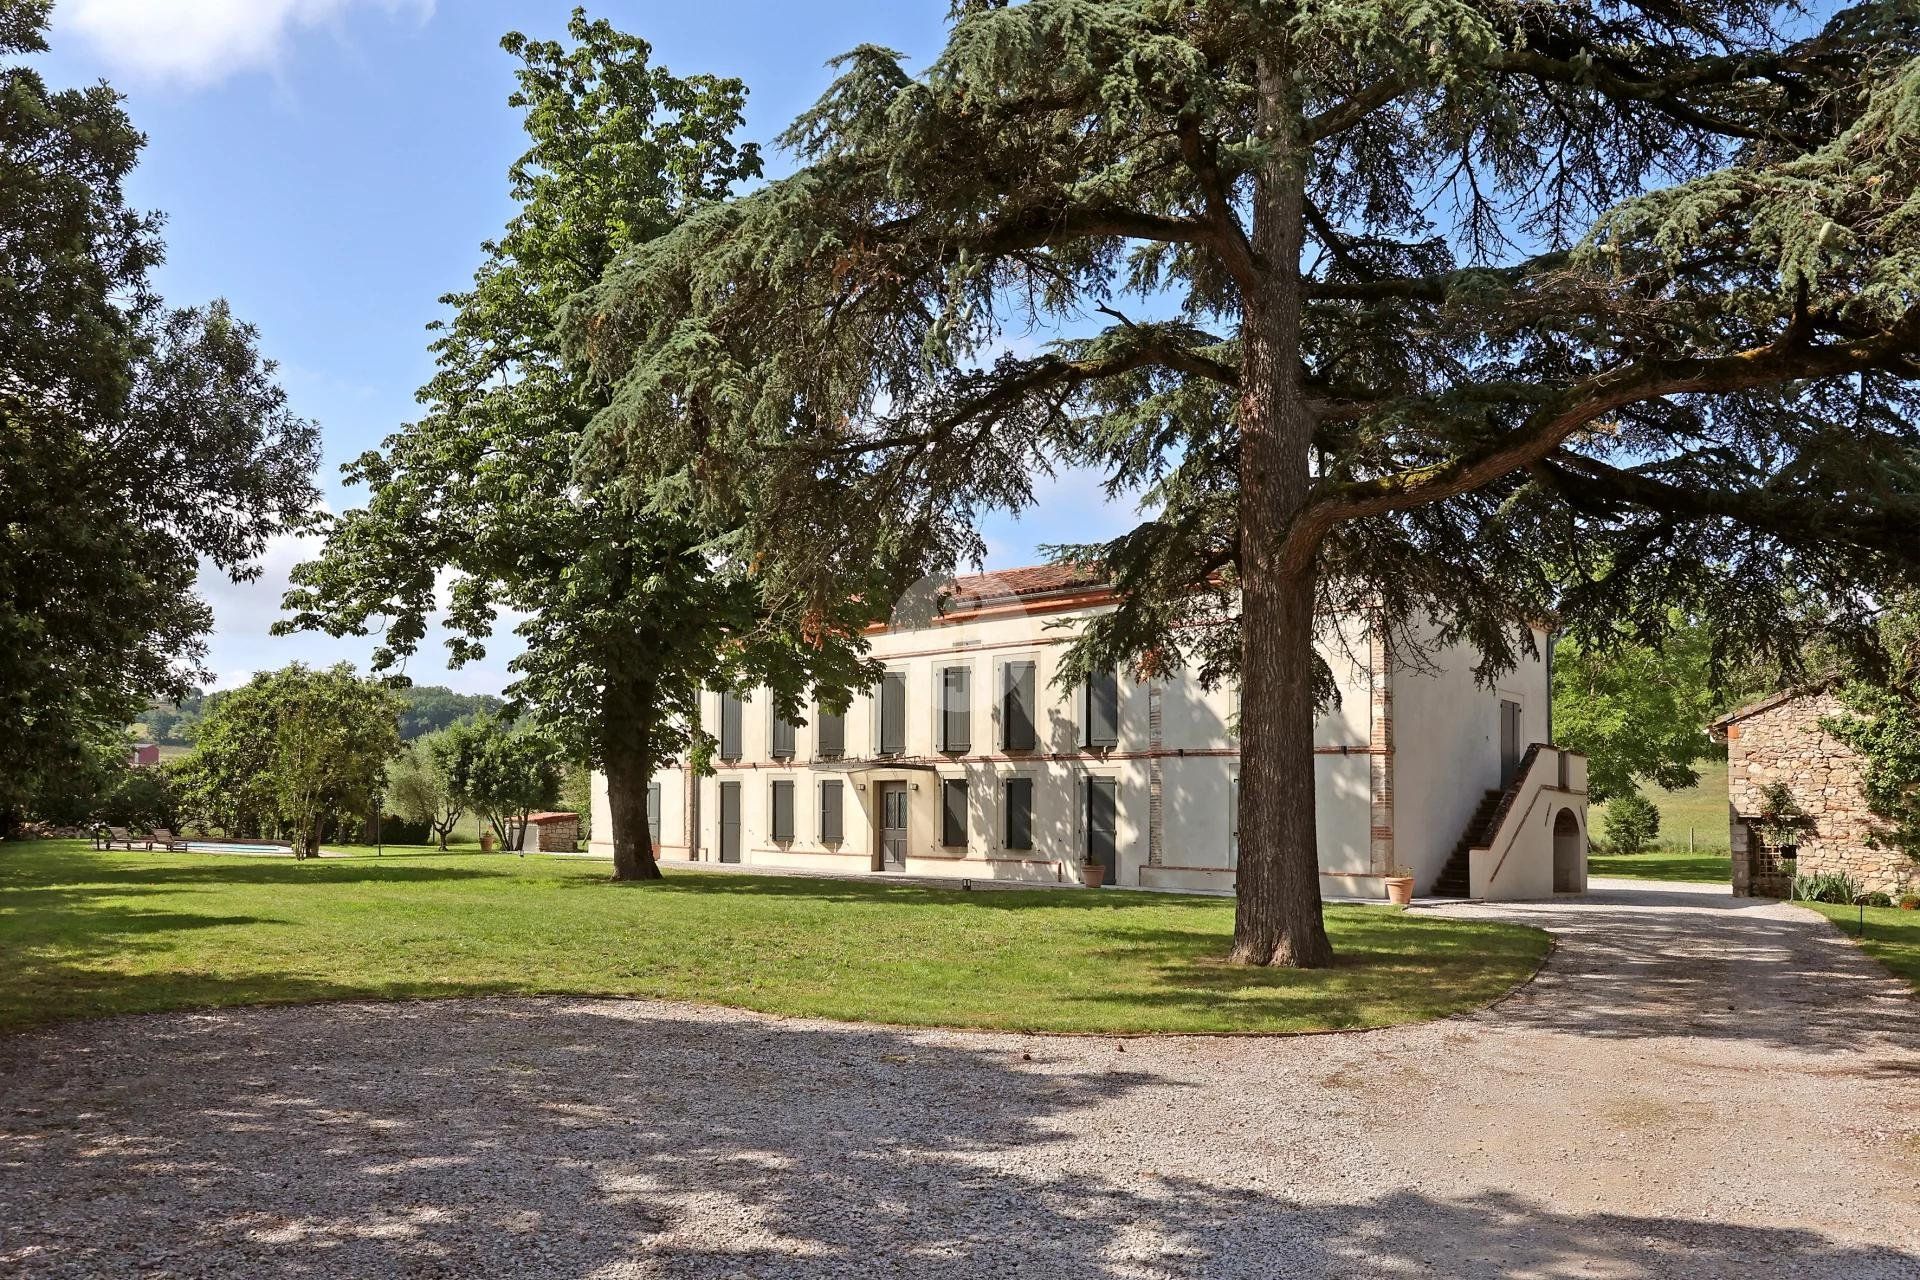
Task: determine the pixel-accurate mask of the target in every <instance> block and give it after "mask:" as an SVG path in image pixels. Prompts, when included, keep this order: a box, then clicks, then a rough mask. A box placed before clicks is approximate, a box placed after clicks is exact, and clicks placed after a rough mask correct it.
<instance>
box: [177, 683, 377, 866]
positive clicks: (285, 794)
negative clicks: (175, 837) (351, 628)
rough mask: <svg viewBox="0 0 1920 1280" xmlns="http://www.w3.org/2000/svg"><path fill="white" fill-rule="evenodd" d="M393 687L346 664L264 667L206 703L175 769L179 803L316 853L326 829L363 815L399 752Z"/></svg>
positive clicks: (207, 819) (231, 827) (238, 831)
mask: <svg viewBox="0 0 1920 1280" xmlns="http://www.w3.org/2000/svg"><path fill="white" fill-rule="evenodd" d="M399 710H400V704H399V700H398V699H397V698H396V697H395V696H394V694H393V692H392V690H390V689H388V688H387V687H386V686H385V685H382V684H380V683H378V682H376V681H371V680H363V679H361V678H359V677H358V676H357V675H355V673H354V671H353V668H352V667H350V666H348V665H347V664H345V663H341V664H339V665H337V666H334V667H330V668H327V669H325V670H314V669H310V668H308V667H306V666H304V665H303V664H301V663H297V662H296V663H294V664H292V665H291V666H287V667H283V668H281V669H280V670H278V671H263V672H261V673H259V674H258V675H256V676H254V677H253V679H252V680H251V681H249V682H248V683H247V684H246V685H244V686H242V687H241V688H239V689H235V690H232V691H231V692H229V693H227V694H226V695H225V696H224V697H222V698H220V699H219V701H217V702H215V703H214V704H213V705H212V707H211V708H210V709H209V710H208V712H207V715H206V718H205V719H203V720H202V721H201V722H200V724H199V726H198V728H197V729H196V730H195V733H194V747H193V752H192V754H191V755H189V756H188V757H187V758H186V760H185V761H184V762H182V764H181V765H180V766H179V782H180V786H181V789H182V792H183V805H184V807H185V808H186V809H187V811H188V812H190V813H191V814H193V816H194V817H195V818H196V819H198V820H199V821H200V822H202V823H203V824H205V825H208V826H215V827H219V828H221V829H222V830H225V831H227V832H229V833H232V834H235V835H254V834H280V835H284V836H286V837H287V838H288V839H290V840H291V841H292V842H293V845H294V849H295V852H296V854H299V855H307V854H317V853H318V852H319V848H320V839H321V833H322V829H323V827H325V826H326V825H327V824H329V823H334V822H337V821H339V820H342V819H348V818H356V817H359V816H362V815H365V814H367V813H369V812H370V811H371V810H372V809H373V807H374V805H375V803H376V802H377V801H378V800H379V799H380V794H381V791H382V786H383V783H384V781H385V777H386V767H387V761H388V760H389V759H391V758H392V757H393V755H394V754H395V752H397V751H398V750H399V746H400V739H399V734H398V732H397V731H396V728H395V726H396V724H397V722H398V715H399Z"/></svg>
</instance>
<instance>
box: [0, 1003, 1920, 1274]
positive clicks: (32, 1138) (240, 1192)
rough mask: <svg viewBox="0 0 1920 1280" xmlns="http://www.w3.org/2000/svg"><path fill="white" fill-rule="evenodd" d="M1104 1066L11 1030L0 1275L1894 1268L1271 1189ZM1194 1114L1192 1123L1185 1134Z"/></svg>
mask: <svg viewBox="0 0 1920 1280" xmlns="http://www.w3.org/2000/svg"><path fill="white" fill-rule="evenodd" d="M1115 1060H1116V1059H1114V1058H1112V1057H1110V1056H1103V1055H1102V1054H1101V1053H1099V1052H1096V1051H1094V1050H1092V1049H1090V1048H1089V1047H1088V1046H1087V1044H1086V1043H1085V1042H1073V1043H1058V1044H1056V1043H1050V1042H1034V1041H1023V1040H1019V1039H1015V1038H1008V1039H1007V1040H1005V1041H1004V1042H989V1043H987V1044H986V1045H985V1047H983V1046H982V1044H981V1042H980V1040H979V1039H978V1038H960V1037H951V1036H940V1035H925V1034H912V1033H904V1032H899V1031H894V1030H890V1029H885V1028H840V1027H825V1026H821V1025H817V1024H796V1023H776V1022H769V1021H767V1020H764V1019H751V1018H741V1017H733V1016H729V1015H710V1016H698V1017H695V1016H688V1015H686V1014H683V1013H680V1012H678V1011H676V1010H674V1009H673V1008H672V1007H670V1006H648V1005H630V1004H619V1003H613V1002H577V1001H572V1002H569V1001H505V1002H501V1001H476V1002H460V1003H456V1004H440V1005H415V1006H404V1005H403V1006H387V1007H379V1006H364V1005H346V1006H334V1007H331V1008H328V1009H325V1010H250V1011H246V1012H244V1013H237V1014H211V1015H195V1016H174V1017H167V1018H151V1019H132V1020H122V1021H120V1022H117V1023H113V1024H98V1025H96V1026H94V1027H90V1028H87V1027H76V1028H67V1029H64V1030H61V1031H58V1032H53V1033H46V1034H42V1035H38V1036H31V1037H13V1038H10V1039H7V1040H0V1073H4V1075H5V1077H6V1078H8V1079H9V1080H10V1081H11V1087H10V1097H9V1101H10V1103H11V1104H12V1105H11V1106H10V1107H9V1108H8V1109H7V1110H6V1111H5V1112H0V1145H3V1146H4V1147H5V1148H6V1149H7V1150H8V1151H9V1153H10V1155H9V1158H8V1159H7V1160H6V1161H5V1162H4V1163H0V1222H5V1223H7V1224H9V1229H8V1231H7V1232H6V1234H5V1235H4V1237H0V1265H4V1266H5V1267H6V1268H7V1269H8V1270H9V1272H10V1274H12V1275H15V1276H19V1277H21V1278H22V1280H40V1278H42V1277H56V1276H58V1277H67V1276H87V1277H101V1278H103V1280H111V1278H112V1277H118V1276H132V1275H144V1274H153V1273H155V1272H162V1273H164V1272H165V1271H167V1270H190V1271H194V1272H196V1273H200V1272H203V1271H204V1272H206V1273H208V1274H223V1275H233V1276H242V1275H246V1276H254V1275H273V1276H291V1277H321V1276H327V1277H334V1276H339V1277H347V1276H354V1277H360V1276H380V1275H407V1276H419V1277H455V1276H460V1277H470V1276H481V1275H500V1276H506V1275H512V1276H521V1277H549V1276H553V1277H558V1276H566V1277H583V1276H588V1275H595V1276H600V1275H606V1276H615V1275H630V1274H631V1275H642V1274H646V1275H654V1274H658V1275H671V1276H676V1277H678V1276H686V1277H699V1276H744V1275H751V1276H781V1277H785V1276H816V1275H823V1274H834V1273H835V1272H836V1271H837V1270H840V1269H845V1270H851V1271H856V1272H858V1273H860V1274H889V1275H903V1276H942V1277H946V1276H952V1277H962V1276H966V1277H971V1276H976V1275H981V1274H1006V1273H1009V1272H1012V1271H1016V1270H1017V1271H1019V1272H1020V1273H1021V1274H1030V1275H1035V1276H1042V1277H1050V1278H1051V1277H1066V1278H1068V1280H1119V1278H1120V1277H1134V1276H1140V1275H1170V1276H1207V1277H1259V1278H1260V1280H1267V1278H1268V1277H1272V1276H1276V1275H1286V1276H1296V1277H1320V1276H1344V1277H1353V1276H1366V1275H1378V1274H1389V1273H1391V1274H1407V1273H1419V1274H1434V1275H1444V1276H1449V1277H1494V1276H1506V1275H1513V1274H1529V1275H1540V1276H1558V1275H1572V1274H1603V1275H1608V1276H1612V1277H1625V1278H1637V1277H1647V1278H1651V1277H1665V1276H1676V1275H1687V1276H1723V1275H1724V1276H1736V1275H1738V1276H1746V1275H1752V1274H1786V1273H1787V1271H1788V1270H1789V1269H1790V1270H1791V1273H1792V1274H1794V1275H1795V1276H1797V1277H1811V1278H1816V1280H1817V1278H1821V1277H1828V1276H1832V1277H1842V1276H1844V1277H1848V1278H1849V1280H1854V1278H1858V1277H1877V1276H1911V1275H1914V1274H1915V1268H1916V1266H1920V1260H1916V1259H1915V1258H1914V1257H1912V1256H1910V1255H1908V1254H1904V1253H1900V1252H1898V1251H1897V1250H1894V1249H1892V1248H1884V1247H1877V1246H1873V1245H1864V1244H1853V1243H1844V1242H1839V1241H1835V1240H1832V1239H1829V1238H1827V1237H1825V1236H1823V1235H1820V1234H1818V1233H1815V1232H1812V1231H1807V1230H1801V1229H1796V1228H1793V1227H1779V1226H1760V1227H1755V1226H1733V1225H1725V1224H1710V1223H1700V1222H1692V1221H1683V1220H1679V1219H1675V1218H1669V1217H1660V1216H1650V1215H1649V1216H1634V1215H1630V1214H1618V1213H1585V1212H1571V1211H1567V1210H1564V1209H1558V1208H1554V1207H1552V1206H1550V1205H1546V1204H1543V1203H1540V1202H1538V1201H1537V1200H1534V1199H1531V1198H1528V1197H1523V1196H1520V1195H1517V1194H1512V1193H1510V1192H1494V1193H1482V1194H1473V1195H1463V1196H1459V1197H1448V1196H1445V1195H1441V1194H1438V1193H1433V1192H1429V1191H1424V1190H1416V1189H1412V1188H1410V1187H1406V1186H1398V1187H1396V1186H1394V1185H1392V1183H1391V1182H1386V1183H1384V1184H1383V1182H1382V1179H1381V1177H1380V1176H1379V1175H1378V1174H1371V1175H1369V1176H1368V1177H1366V1178H1362V1179H1358V1180H1354V1181H1344V1180H1342V1179H1340V1178H1338V1177H1333V1178H1331V1179H1329V1178H1319V1179H1317V1180H1315V1179H1313V1178H1311V1177H1309V1176H1308V1175H1307V1174H1306V1173H1298V1174H1297V1176H1296V1177H1294V1178H1293V1179H1289V1178H1288V1177H1287V1176H1286V1172H1287V1170H1289V1169H1292V1170H1295V1171H1300V1170H1311V1169H1313V1168H1314V1167H1316V1166H1315V1160H1314V1158H1313V1157H1312V1156H1310V1155H1309V1153H1306V1152H1296V1153H1295V1154H1296V1155H1298V1156H1303V1157H1306V1159H1305V1161H1304V1163H1302V1162H1300V1161H1299V1160H1296V1161H1294V1162H1293V1163H1289V1162H1288V1161H1287V1160H1285V1159H1277V1158H1276V1157H1275V1155H1274V1153H1275V1151H1277V1150H1278V1151H1285V1150H1286V1149H1287V1147H1288V1144H1289V1143H1290V1142H1293V1141H1295V1135H1292V1134H1288V1133H1261V1132H1257V1131H1250V1130H1249V1129H1248V1128H1247V1127H1246V1126H1245V1125H1244V1124H1242V1125H1238V1126H1235V1125H1231V1124H1229V1125H1227V1126H1226V1127H1224V1128H1217V1127H1215V1126H1216V1122H1217V1120H1218V1118H1219V1117H1220V1116H1221V1115H1222V1114H1225V1113H1230V1110H1231V1108H1232V1105H1233V1100H1232V1098H1231V1097H1222V1096H1220V1092H1224V1091H1218V1092H1215V1093H1214V1094H1212V1095H1211V1096H1209V1086H1208V1085H1207V1083H1206V1082H1205V1081H1204V1080H1203V1079H1202V1078H1200V1077H1193V1076H1189V1077H1188V1078H1179V1077H1178V1075H1173V1076H1170V1075H1168V1074H1166V1073H1163V1072H1158V1071H1152V1070H1117V1069H1111V1068H1110V1067H1107V1066H1102V1065H1100V1064H1102V1063H1110V1062H1112V1061H1115ZM1209 1108H1212V1109H1213V1110H1209ZM1221 1108H1227V1109H1229V1110H1228V1112H1222V1111H1221V1110H1220V1109H1221ZM1196 1119H1197V1120H1198V1122H1199V1130H1198V1132H1199V1133H1205V1134H1207V1136H1205V1137H1202V1136H1198V1135H1197V1134H1196V1136H1190V1137H1183V1136H1181V1133H1180V1129H1181V1127H1182V1125H1183V1124H1184V1123H1188V1122H1192V1121H1194V1120H1196ZM1122 1123H1124V1124H1125V1125H1126V1126H1127V1128H1126V1129H1125V1130H1124V1131H1123V1132H1118V1133H1115V1132H1111V1131H1110V1129H1109V1126H1111V1125H1115V1124H1122ZM1322 1137H1324V1135H1322ZM1594 1158H1596V1159H1598V1158H1601V1157H1599V1156H1598V1155H1596V1156H1595V1157H1594Z"/></svg>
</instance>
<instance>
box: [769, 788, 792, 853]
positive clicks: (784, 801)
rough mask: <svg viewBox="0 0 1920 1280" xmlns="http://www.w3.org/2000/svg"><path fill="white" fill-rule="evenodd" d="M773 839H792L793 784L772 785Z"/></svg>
mask: <svg viewBox="0 0 1920 1280" xmlns="http://www.w3.org/2000/svg"><path fill="white" fill-rule="evenodd" d="M773 838H774V839H775V840H791V839H793V783H792V782H776V783H774V784H773Z"/></svg>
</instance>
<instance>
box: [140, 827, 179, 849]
mask: <svg viewBox="0 0 1920 1280" xmlns="http://www.w3.org/2000/svg"><path fill="white" fill-rule="evenodd" d="M147 839H148V840H149V841H150V842H151V843H150V844H149V845H148V846H147V847H148V848H152V847H153V845H156V844H157V845H159V846H160V847H161V848H163V849H165V850H166V851H167V852H168V853H185V852H186V851H187V838H186V837H185V836H177V835H175V834H173V832H171V831H169V830H167V829H166V828H165V827H159V828H157V829H155V830H154V832H153V833H152V834H151V835H149V836H148V837H147Z"/></svg>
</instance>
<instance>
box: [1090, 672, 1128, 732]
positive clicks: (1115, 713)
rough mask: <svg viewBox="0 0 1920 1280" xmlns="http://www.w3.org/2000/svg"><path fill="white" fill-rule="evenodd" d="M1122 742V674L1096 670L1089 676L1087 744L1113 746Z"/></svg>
mask: <svg viewBox="0 0 1920 1280" xmlns="http://www.w3.org/2000/svg"><path fill="white" fill-rule="evenodd" d="M1119 743H1120V676H1119V673H1118V672H1115V671H1096V672H1094V673H1093V674H1092V675H1091V676H1089V677H1087V745H1088V746H1090V747H1113V746H1118V745H1119Z"/></svg>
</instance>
